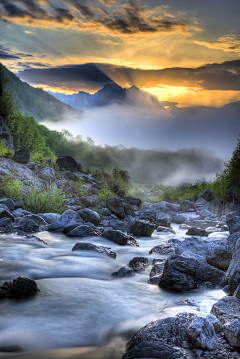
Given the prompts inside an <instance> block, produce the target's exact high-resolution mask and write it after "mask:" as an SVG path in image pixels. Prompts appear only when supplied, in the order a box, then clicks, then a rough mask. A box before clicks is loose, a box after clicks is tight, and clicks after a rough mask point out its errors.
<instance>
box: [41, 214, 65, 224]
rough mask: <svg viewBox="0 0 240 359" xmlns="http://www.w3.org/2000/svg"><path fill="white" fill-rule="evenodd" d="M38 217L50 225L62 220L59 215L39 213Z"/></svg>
mask: <svg viewBox="0 0 240 359" xmlns="http://www.w3.org/2000/svg"><path fill="white" fill-rule="evenodd" d="M38 216H39V217H41V218H43V219H44V220H45V221H46V222H47V223H48V224H50V223H52V222H53V221H57V220H59V219H60V218H61V214H59V213H38Z"/></svg>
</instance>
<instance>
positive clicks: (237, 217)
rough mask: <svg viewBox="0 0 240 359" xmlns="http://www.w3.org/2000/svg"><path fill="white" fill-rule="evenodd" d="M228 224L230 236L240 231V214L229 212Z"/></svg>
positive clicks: (227, 216)
mask: <svg viewBox="0 0 240 359" xmlns="http://www.w3.org/2000/svg"><path fill="white" fill-rule="evenodd" d="M226 223H227V226H228V228H229V232H230V234H233V233H234V232H237V231H239V230H240V213H239V212H236V211H235V212H229V213H227V215H226Z"/></svg>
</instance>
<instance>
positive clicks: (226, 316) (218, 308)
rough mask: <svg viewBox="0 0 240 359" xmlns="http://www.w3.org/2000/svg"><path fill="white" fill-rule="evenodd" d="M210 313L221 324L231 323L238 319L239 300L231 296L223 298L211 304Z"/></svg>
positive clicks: (239, 315)
mask: <svg viewBox="0 0 240 359" xmlns="http://www.w3.org/2000/svg"><path fill="white" fill-rule="evenodd" d="M211 313H212V314H214V315H215V316H216V317H217V319H218V320H219V321H220V322H221V323H222V324H225V323H228V322H232V321H234V320H235V319H238V318H239V317H240V299H239V298H236V297H232V296H228V297H223V298H221V299H220V300H219V301H218V302H216V303H214V304H213V306H212V309H211Z"/></svg>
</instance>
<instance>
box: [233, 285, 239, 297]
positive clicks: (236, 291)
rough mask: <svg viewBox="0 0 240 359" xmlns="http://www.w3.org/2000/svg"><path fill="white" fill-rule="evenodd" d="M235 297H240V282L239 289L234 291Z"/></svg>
mask: <svg viewBox="0 0 240 359" xmlns="http://www.w3.org/2000/svg"><path fill="white" fill-rule="evenodd" d="M233 295H234V297H237V298H238V299H240V284H239V285H238V287H237V289H236V290H235V292H234V294H233Z"/></svg>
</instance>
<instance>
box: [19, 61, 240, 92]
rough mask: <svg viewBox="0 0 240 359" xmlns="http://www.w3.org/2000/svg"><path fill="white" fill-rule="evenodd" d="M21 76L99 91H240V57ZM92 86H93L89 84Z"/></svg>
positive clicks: (51, 70) (80, 68) (103, 66)
mask: <svg viewBox="0 0 240 359" xmlns="http://www.w3.org/2000/svg"><path fill="white" fill-rule="evenodd" d="M18 76H19V77H20V78H21V79H22V80H23V81H27V82H29V83H31V84H41V85H47V86H51V87H54V86H56V87H59V88H64V89H66V88H68V89H69V90H87V91H96V90H98V89H100V88H102V87H103V86H104V85H105V84H106V83H113V82H115V83H117V84H119V85H120V86H122V87H126V86H127V85H128V86H133V85H135V86H137V87H145V88H148V87H154V86H159V85H168V86H182V87H192V88H198V89H205V90H220V91H229V90H232V91H240V60H234V61H225V62H223V63H220V64H206V65H204V66H200V67H196V68H183V67H173V68H165V69H159V70H144V69H133V68H130V67H123V66H116V65H111V64H85V65H68V66H59V67H56V68H48V69H29V70H28V69H26V70H24V71H20V72H18ZM88 86H89V87H88Z"/></svg>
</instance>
